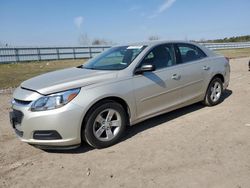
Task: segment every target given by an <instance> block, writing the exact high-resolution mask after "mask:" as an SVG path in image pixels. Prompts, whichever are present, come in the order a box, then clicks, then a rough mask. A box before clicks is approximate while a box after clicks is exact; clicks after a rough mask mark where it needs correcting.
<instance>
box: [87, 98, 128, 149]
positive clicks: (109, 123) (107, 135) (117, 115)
mask: <svg viewBox="0 0 250 188" xmlns="http://www.w3.org/2000/svg"><path fill="white" fill-rule="evenodd" d="M85 123H86V125H85V129H84V130H83V133H82V135H83V136H84V140H85V141H86V142H87V143H88V144H90V145H91V146H93V147H94V148H105V147H109V146H111V145H114V144H116V143H117V142H118V141H119V139H120V138H121V137H122V135H123V133H124V131H125V128H126V124H127V116H126V112H125V110H124V108H123V107H122V106H121V105H120V104H118V103H116V102H113V101H105V102H104V103H101V104H99V105H97V106H94V107H93V108H92V109H91V110H90V112H89V113H88V115H87V116H86V122H85Z"/></svg>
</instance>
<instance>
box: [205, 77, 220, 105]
mask: <svg viewBox="0 0 250 188" xmlns="http://www.w3.org/2000/svg"><path fill="white" fill-rule="evenodd" d="M222 93H223V85H222V81H221V79H220V78H214V79H213V80H212V81H211V82H210V84H209V86H208V89H207V93H206V97H205V99H204V101H203V103H204V104H205V105H207V106H214V105H217V104H218V103H220V101H221V97H222Z"/></svg>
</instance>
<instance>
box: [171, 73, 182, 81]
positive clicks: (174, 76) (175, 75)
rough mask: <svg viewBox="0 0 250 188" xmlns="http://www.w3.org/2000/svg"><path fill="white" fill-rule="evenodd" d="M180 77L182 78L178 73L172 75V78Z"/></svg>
mask: <svg viewBox="0 0 250 188" xmlns="http://www.w3.org/2000/svg"><path fill="white" fill-rule="evenodd" d="M180 78H181V76H180V75H177V74H173V75H172V80H179V79H180Z"/></svg>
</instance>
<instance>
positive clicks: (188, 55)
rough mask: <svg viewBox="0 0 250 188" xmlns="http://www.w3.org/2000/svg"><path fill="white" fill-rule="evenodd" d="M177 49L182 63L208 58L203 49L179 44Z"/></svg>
mask: <svg viewBox="0 0 250 188" xmlns="http://www.w3.org/2000/svg"><path fill="white" fill-rule="evenodd" d="M177 48H178V51H179V55H180V58H181V62H182V63H186V62H190V61H195V60H198V59H202V58H204V57H206V54H205V53H204V52H203V51H202V50H201V49H199V48H198V47H196V46H194V45H191V44H177Z"/></svg>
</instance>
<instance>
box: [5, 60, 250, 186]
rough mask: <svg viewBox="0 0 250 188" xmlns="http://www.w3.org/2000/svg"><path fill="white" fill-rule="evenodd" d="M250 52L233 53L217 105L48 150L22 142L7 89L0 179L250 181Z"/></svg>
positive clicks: (15, 182) (50, 182) (28, 182)
mask: <svg viewBox="0 0 250 188" xmlns="http://www.w3.org/2000/svg"><path fill="white" fill-rule="evenodd" d="M248 60H249V59H248V58H243V59H237V60H231V70H232V72H231V82H230V86H229V88H228V90H227V91H226V93H225V95H224V101H223V102H222V103H221V104H220V105H218V106H216V107H204V106H203V105H201V104H195V105H191V106H189V107H185V108H182V109H180V110H176V111H174V112H171V113H168V114H165V115H162V116H158V117H156V118H153V119H150V120H148V121H145V122H143V123H140V124H138V125H136V126H133V127H131V128H129V129H128V130H127V132H126V136H125V138H124V139H123V141H122V142H120V143H119V144H117V145H115V146H113V147H110V148H107V149H102V150H96V149H92V148H90V147H89V146H87V145H83V146H82V147H80V148H78V149H76V150H70V151H61V152H58V151H54V152H46V151H43V150H39V149H36V148H34V147H32V146H30V145H28V144H25V143H21V142H20V141H19V140H18V139H17V138H16V136H15V134H14V132H13V130H12V128H11V126H10V124H9V119H8V111H9V108H10V103H9V101H10V99H11V96H10V95H6V94H5V95H3V94H2V95H0V187H130V188H131V187H192V188H193V187H198V188H200V187H220V188H221V187H225V188H230V187H234V188H239V187H242V188H244V187H250V178H249V177H250V141H249V139H250V115H249V114H250V72H248Z"/></svg>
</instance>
